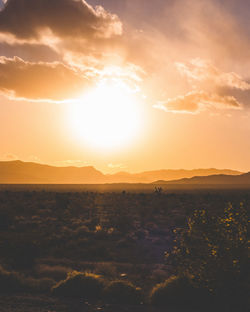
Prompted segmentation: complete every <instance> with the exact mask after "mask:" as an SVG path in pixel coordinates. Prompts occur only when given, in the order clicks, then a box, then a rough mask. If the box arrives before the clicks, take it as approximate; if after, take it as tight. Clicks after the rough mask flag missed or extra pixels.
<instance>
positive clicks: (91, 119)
mask: <svg viewBox="0 0 250 312" xmlns="http://www.w3.org/2000/svg"><path fill="white" fill-rule="evenodd" d="M249 98H250V2H249V1H245V0H188V1H187V0H154V1H149V0H87V1H84V0H53V1H51V0H7V1H2V0H0V141H1V144H0V160H2V161H6V160H15V159H20V160H23V161H34V162H39V163H46V164H50V165H56V166H69V165H74V166H88V165H91V166H94V167H96V168H97V169H99V170H101V171H103V172H105V173H108V172H118V171H129V172H140V171H146V170H157V169H164V168H165V169H167V168H168V169H178V168H185V169H192V168H212V167H213V168H230V169H237V170H241V171H250V162H249V159H250V100H249Z"/></svg>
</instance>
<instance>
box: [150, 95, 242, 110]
mask: <svg viewBox="0 0 250 312" xmlns="http://www.w3.org/2000/svg"><path fill="white" fill-rule="evenodd" d="M241 107H242V105H241V104H240V103H239V102H238V101H237V100H236V99H235V98H234V97H233V96H220V95H217V94H209V93H206V92H203V91H192V92H189V93H187V94H185V95H180V96H177V97H175V98H170V99H167V100H166V101H164V102H159V103H158V104H156V105H154V108H158V109H161V110H164V111H166V112H173V113H189V114H197V113H199V112H201V111H203V110H207V109H210V108H216V109H241Z"/></svg>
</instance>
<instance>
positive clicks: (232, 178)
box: [153, 172, 250, 185]
mask: <svg viewBox="0 0 250 312" xmlns="http://www.w3.org/2000/svg"><path fill="white" fill-rule="evenodd" d="M153 184H161V185H162V184H178V185H250V172H248V173H243V174H240V175H225V174H216V175H210V176H200V177H198V176H195V177H192V178H183V179H179V180H171V181H162V180H160V181H156V182H153Z"/></svg>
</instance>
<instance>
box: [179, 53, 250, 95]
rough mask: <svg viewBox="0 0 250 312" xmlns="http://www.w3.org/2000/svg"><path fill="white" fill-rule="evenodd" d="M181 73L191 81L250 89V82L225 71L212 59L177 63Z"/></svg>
mask: <svg viewBox="0 0 250 312" xmlns="http://www.w3.org/2000/svg"><path fill="white" fill-rule="evenodd" d="M176 67H177V69H178V71H179V72H180V73H181V75H183V76H185V77H187V79H188V80H189V81H190V82H191V83H194V82H206V83H208V84H214V85H215V86H219V87H227V88H233V89H240V90H243V91H244V90H250V84H249V83H248V82H246V81H244V79H243V78H242V77H241V76H240V75H238V74H236V73H234V72H229V73H225V72H223V71H221V70H220V69H218V68H217V67H215V66H214V65H213V64H212V62H211V61H208V60H203V59H200V58H196V59H193V60H191V61H190V62H189V63H186V64H184V63H176Z"/></svg>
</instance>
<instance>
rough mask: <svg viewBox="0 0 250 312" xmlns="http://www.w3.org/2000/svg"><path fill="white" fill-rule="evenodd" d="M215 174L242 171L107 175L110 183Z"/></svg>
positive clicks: (212, 170) (156, 171)
mask: <svg viewBox="0 0 250 312" xmlns="http://www.w3.org/2000/svg"><path fill="white" fill-rule="evenodd" d="M215 174H225V175H239V174H242V172H239V171H236V170H229V169H215V168H211V169H192V170H185V169H164V170H155V171H145V172H141V173H133V174H131V173H128V172H118V173H115V174H112V175H106V177H107V179H108V182H110V183H152V182H154V181H157V180H164V181H170V180H177V179H183V178H191V177H194V176H209V175H215Z"/></svg>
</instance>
